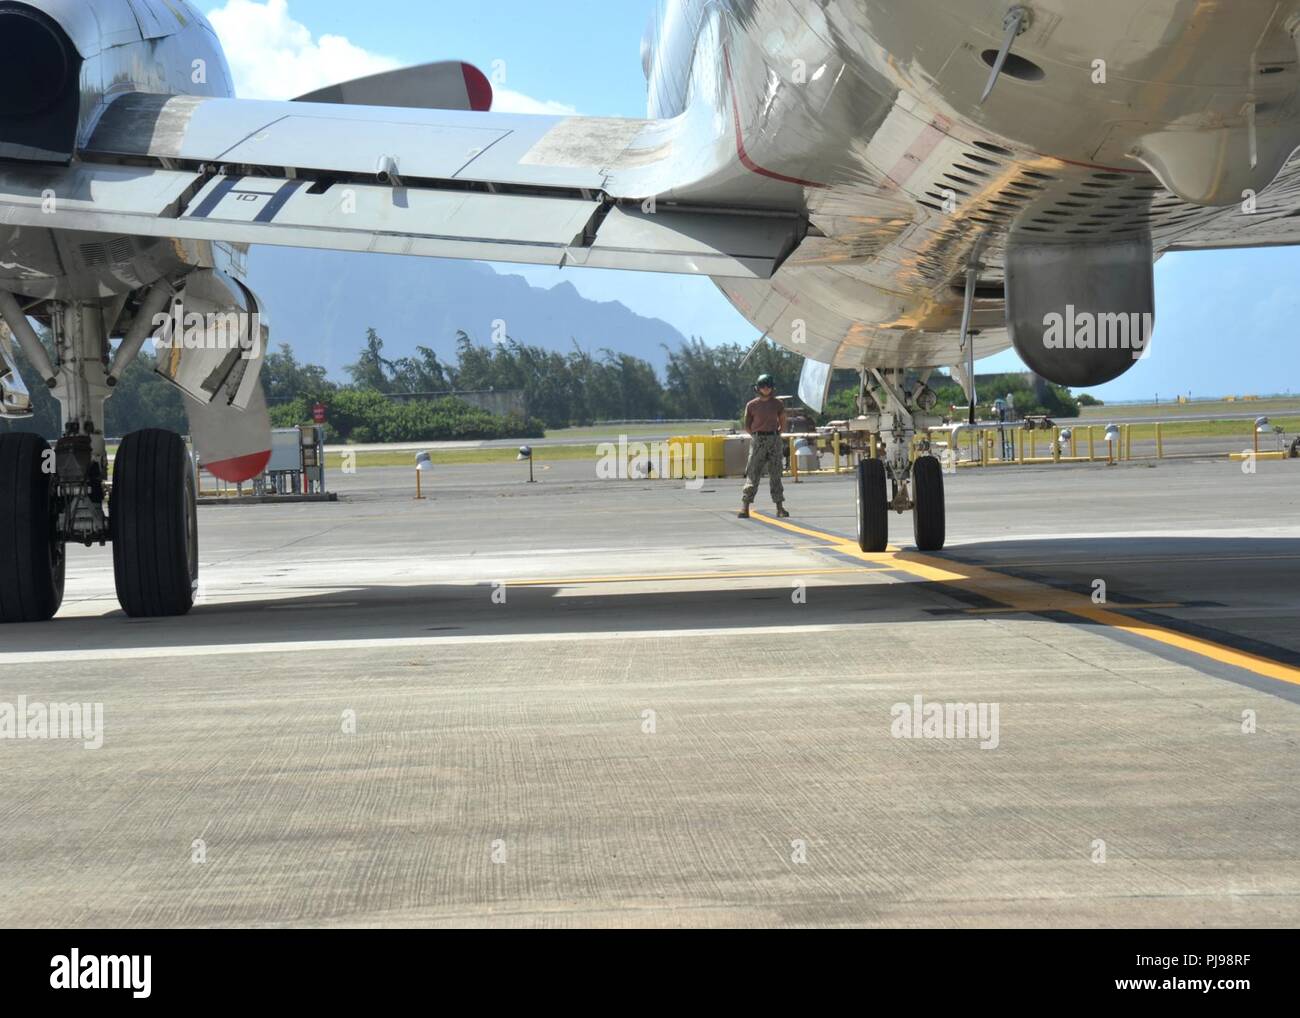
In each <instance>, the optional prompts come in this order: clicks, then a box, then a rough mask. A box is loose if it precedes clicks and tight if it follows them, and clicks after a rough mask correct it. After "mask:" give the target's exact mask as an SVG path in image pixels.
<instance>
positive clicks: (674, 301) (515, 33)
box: [200, 0, 1300, 400]
mask: <svg viewBox="0 0 1300 1018" xmlns="http://www.w3.org/2000/svg"><path fill="white" fill-rule="evenodd" d="M200 6H201V7H202V8H203V9H204V10H205V11H206V12H208V13H209V14H210V15H211V14H213V13H214V12H215V17H214V19H213V20H214V23H215V24H216V25H217V28H218V31H220V32H222V34H223V36H226V37H227V49H228V51H229V50H233V49H234V47H233V46H232V45H231V44H230V41H229V36H231V35H236V36H237V37H239V38H241V46H240V48H241V50H243V54H242V55H241V56H237V55H235V54H233V53H232V54H231V55H232V65H233V66H234V69H235V74H236V80H237V81H238V82H239V83H240V88H241V94H248V93H249V92H250V91H252V92H260V93H264V94H265V95H266V96H267V97H272V96H274V97H276V98H281V97H288V96H289V95H292V94H298V92H301V91H307V90H308V88H310V87H317V86H318V85H321V84H327V83H329V82H331V81H337V80H346V79H348V78H352V77H357V76H359V75H361V74H364V73H373V72H374V71H376V70H381V69H384V68H386V67H389V66H399V65H406V64H416V63H424V62H427V61H430V60H442V59H451V58H458V59H463V60H468V61H469V62H471V63H474V64H477V65H478V66H480V67H482V68H484V69H485V70H489V69H491V68H492V67H493V62H494V61H502V62H503V63H502V64H501V65H500V66H501V67H503V68H504V71H505V74H506V81H505V88H506V90H508V92H509V93H510V94H509V95H508V96H507V97H506V99H507V102H508V103H509V104H510V105H511V107H512V108H515V109H520V110H529V109H538V110H541V109H543V108H546V109H556V110H565V109H567V110H575V111H578V112H581V113H585V114H590V115H597V116H633V117H636V116H644V115H645V79H644V77H643V75H642V72H641V65H640V57H639V50H640V40H641V36H642V34H643V32H644V30H645V26H646V23H647V20H648V19H649V16H650V12H651V10H652V9H653V2H652V0H614V2H610V0H459V2H456V3H451V2H449V0H376V2H374V3H369V4H364V3H362V4H359V3H357V2H356V0H207V2H201V3H200ZM331 37H332V38H331ZM322 78H323V79H327V80H318V79H322ZM304 83H305V84H304ZM300 86H301V87H300ZM277 92H279V93H281V94H280V95H276V94H275V93H277ZM497 269H498V271H500V272H503V273H514V274H518V275H522V276H524V277H525V278H527V279H528V280H529V281H530V282H532V283H533V284H534V285H537V286H546V287H549V286H554V285H556V284H557V283H558V282H560V281H561V280H568V281H569V282H571V283H572V284H573V285H574V286H575V287H577V288H578V290H579V291H580V292H581V293H582V294H583V295H584V296H587V297H590V298H592V299H596V300H620V301H622V302H623V303H624V304H626V305H627V306H628V307H630V308H632V309H633V310H634V311H637V312H638V313H640V314H645V315H650V316H654V317H659V318H663V319H665V320H667V321H668V322H670V323H671V324H672V325H674V326H675V327H676V328H677V329H678V330H679V331H681V332H682V333H684V334H686V335H698V336H702V337H704V338H705V339H706V340H708V341H710V342H739V343H750V342H753V341H754V340H755V339H756V338H757V336H758V333H757V331H756V330H755V329H754V328H753V327H752V326H751V325H750V324H749V323H748V322H746V321H745V320H744V319H743V318H742V317H741V316H740V315H738V314H737V313H736V312H735V311H734V310H732V308H731V306H730V305H729V304H728V303H727V301H726V299H725V298H724V297H723V296H722V295H721V294H720V293H719V292H718V291H717V290H716V289H715V288H714V287H713V285H712V284H711V283H709V282H708V280H704V279H698V278H691V277H680V276H661V275H653V274H632V273H623V272H602V271H599V270H582V269H564V270H557V269H545V268H525V267H521V266H504V265H502V266H497ZM1298 280H1300V248H1274V249H1266V250H1256V251H1232V252H1204V253H1198V254H1178V255H1170V256H1167V257H1166V258H1164V259H1162V260H1161V261H1160V262H1159V263H1158V264H1157V265H1156V301H1157V308H1156V311H1157V324H1156V331H1155V336H1154V338H1153V341H1152V350H1151V354H1150V356H1149V357H1148V358H1146V359H1145V360H1143V361H1141V362H1140V363H1138V364H1137V365H1136V366H1135V367H1134V368H1133V369H1132V370H1131V371H1130V372H1128V374H1126V375H1124V376H1123V377H1122V378H1120V379H1118V380H1116V381H1115V382H1112V383H1110V384H1109V385H1106V386H1101V387H1099V388H1098V389H1095V390H1093V391H1094V392H1095V393H1096V394H1097V395H1099V396H1100V397H1102V398H1103V399H1111V400H1123V399H1144V398H1145V399H1149V398H1151V397H1152V396H1154V395H1156V394H1159V395H1160V397H1161V398H1162V399H1164V398H1168V397H1169V396H1172V395H1174V394H1177V393H1188V392H1190V393H1192V394H1193V395H1196V396H1218V395H1229V394H1247V393H1272V392H1287V391H1290V392H1295V391H1300V324H1298V323H1300V287H1298V286H1297V281H1298ZM1019 367H1020V364H1019V361H1018V359H1017V358H1016V357H1015V355H1014V354H1013V353H1010V352H1008V353H1005V354H1001V355H999V356H998V357H994V358H989V359H988V360H985V361H983V362H981V363H980V365H979V369H980V370H981V371H994V370H1016V369H1018V368H1019Z"/></svg>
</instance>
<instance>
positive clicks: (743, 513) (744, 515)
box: [736, 502, 749, 520]
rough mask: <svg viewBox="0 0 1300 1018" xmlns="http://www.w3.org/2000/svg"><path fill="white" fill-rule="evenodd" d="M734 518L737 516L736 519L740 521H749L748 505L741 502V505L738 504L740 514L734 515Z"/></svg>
mask: <svg viewBox="0 0 1300 1018" xmlns="http://www.w3.org/2000/svg"><path fill="white" fill-rule="evenodd" d="M736 516H737V518H739V519H742V520H747V519H749V503H748V502H741V503H740V512H738V513H736Z"/></svg>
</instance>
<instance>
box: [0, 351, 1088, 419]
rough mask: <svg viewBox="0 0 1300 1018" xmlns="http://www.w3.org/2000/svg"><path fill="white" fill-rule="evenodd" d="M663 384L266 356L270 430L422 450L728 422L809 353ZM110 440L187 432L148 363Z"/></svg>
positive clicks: (685, 359) (1044, 392)
mask: <svg viewBox="0 0 1300 1018" xmlns="http://www.w3.org/2000/svg"><path fill="white" fill-rule="evenodd" d="M664 354H665V368H664V373H663V378H662V379H661V378H660V376H659V374H658V373H657V372H656V370H655V368H654V366H653V365H652V364H650V362H649V361H646V360H644V359H642V358H640V357H635V356H633V355H631V354H626V353H619V352H616V351H613V350H609V349H600V350H597V351H595V352H592V351H589V350H584V349H583V348H582V347H580V346H579V345H578V344H577V342H574V343H573V345H572V349H570V350H569V351H568V352H560V351H556V350H551V349H547V348H545V347H541V346H535V345H530V344H526V343H521V342H518V341H517V340H514V339H510V338H508V339H506V340H505V341H504V342H502V343H498V344H489V345H483V344H478V343H475V342H474V341H473V340H472V339H471V337H470V336H469V335H468V334H467V333H465V332H463V331H462V332H458V333H457V335H456V355H455V358H454V360H451V361H443V360H442V359H441V358H440V357H439V356H438V354H437V353H435V352H434V351H433V350H431V349H430V348H428V347H426V346H417V347H416V348H415V352H414V354H412V355H410V356H404V357H390V356H388V355H387V354H385V352H384V341H383V338H382V337H381V336H380V335H379V334H378V332H377V331H376V330H375V329H373V328H371V329H368V330H367V332H366V336H365V340H364V343H363V345H362V348H361V350H360V352H359V354H358V357H357V359H356V361H354V362H353V363H351V364H349V365H348V366H347V368H346V373H347V376H348V381H346V382H342V383H340V382H336V381H334V380H332V379H330V378H329V376H328V373H327V372H326V369H325V368H324V367H323V366H322V365H319V364H313V363H310V362H304V361H300V360H299V359H298V357H297V355H296V354H295V353H294V351H293V349H292V347H290V346H289V345H288V344H281V345H280V347H279V348H278V349H276V350H273V351H270V352H268V354H267V356H266V360H265V362H264V365H263V368H262V384H263V387H264V389H265V391H266V395H267V399H268V401H269V403H270V404H271V416H272V423H273V424H274V425H275V426H277V427H287V426H292V425H296V424H301V423H305V422H306V421H308V420H310V419H311V407H312V405H313V404H314V403H316V402H321V403H325V404H327V405H328V406H329V408H330V410H329V424H330V428H331V432H332V437H333V438H335V439H342V440H345V441H347V440H354V441H375V442H384V441H422V440H426V439H430V440H431V439H440V438H446V439H453V438H512V437H520V438H524V437H536V436H539V435H541V434H542V433H543V431H544V429H546V428H562V427H567V426H570V425H587V424H592V423H595V422H599V421H621V420H658V419H668V420H672V419H677V420H728V421H730V420H736V419H737V418H738V417H739V415H740V413H741V410H742V408H743V407H744V405H745V403H746V402H747V401H748V400H749V399H751V398H752V396H753V384H754V379H755V378H756V377H757V376H758V375H760V374H764V373H766V374H770V375H772V376H773V377H774V378H775V379H776V382H777V389H778V391H779V392H780V393H782V394H787V393H794V392H795V391H796V390H797V388H798V381H799V373H800V371H801V369H802V367H803V357H802V355H800V354H797V353H794V352H792V351H790V350H787V349H785V348H783V347H779V346H777V345H775V344H773V343H769V342H761V343H760V344H759V345H758V346H757V347H753V348H751V347H749V346H747V345H743V344H738V343H723V344H720V345H716V346H713V345H710V344H708V343H705V342H704V340H702V339H700V338H699V337H691V338H690V339H689V340H686V341H684V342H683V343H681V344H680V345H679V346H678V347H677V348H676V349H671V348H669V347H667V346H665V347H664ZM26 380H27V382H28V387H29V388H30V390H31V392H32V400H33V406H34V410H35V415H34V417H33V418H32V419H31V420H28V421H22V422H0V429H3V428H6V427H7V428H10V429H14V430H23V431H36V432H39V433H40V434H43V435H45V436H46V437H47V438H50V439H53V438H55V437H56V436H57V434H58V406H57V404H56V403H55V401H54V399H53V397H52V396H51V395H50V393H49V391H48V390H47V389H46V388H45V386H44V385H39V384H36V385H33V384H31V383H32V382H33V381H35V379H33V378H32V377H30V372H28V377H27V378H26ZM857 384H858V381H857V373H856V372H853V371H836V372H835V373H834V375H833V376H832V385H831V393H832V395H831V398H830V400H829V401H828V404H827V407H826V412H825V413H823V414H821V415H813V416H814V417H816V418H818V419H819V422H820V423H824V422H825V421H827V420H832V419H840V418H844V417H851V416H854V415H855V414H856V412H857V410H856V405H855V399H856V394H857ZM931 385H932V386H934V387H935V389H936V392H937V393H938V396H939V408H938V410H939V412H940V413H943V412H946V410H947V408H948V407H949V406H951V405H963V404H964V403H965V402H966V397H965V394H964V393H963V391H962V389H961V387H960V386H959V385H957V384H956V383H955V382H953V381H952V380H950V379H948V378H947V377H946V376H942V375H936V376H935V378H934V380H932V382H931ZM980 385H981V388H980V392H981V403H983V404H987V403H989V402H991V400H992V399H993V398H994V397H995V396H1005V395H1006V394H1008V393H1009V394H1011V395H1012V396H1013V397H1014V399H1015V404H1016V408H1017V410H1018V411H1019V412H1020V413H1022V414H1023V413H1047V414H1051V415H1053V416H1058V417H1072V416H1077V414H1078V401H1077V400H1076V399H1075V398H1074V397H1073V396H1072V395H1071V394H1070V392H1069V390H1068V389H1065V388H1063V387H1061V386H1046V385H1043V384H1041V383H1040V384H1038V385H1035V384H1034V383H1033V381H1032V380H1031V379H1030V377H1029V376H1028V375H1025V374H1006V375H1000V376H993V377H991V378H989V377H983V378H981V379H980ZM482 390H521V391H522V392H523V393H524V395H525V397H526V400H527V405H528V417H527V418H523V417H518V416H500V415H493V414H489V413H487V412H485V411H483V410H480V409H477V408H475V407H473V406H470V405H469V404H467V403H466V402H464V401H463V400H460V399H457V398H456V396H455V394H456V393H458V392H461V393H464V392H472V391H482ZM410 394H437V395H436V396H431V398H429V399H423V400H421V399H410V400H407V399H404V400H401V401H395V400H391V399H388V398H387V397H389V396H392V395H410ZM105 424H106V431H107V432H108V433H109V434H110V435H112V436H122V435H125V434H128V433H129V432H131V431H135V430H138V429H139V428H144V427H162V428H169V429H172V430H175V431H179V432H182V433H183V432H185V431H187V430H188V424H187V422H186V415H185V408H184V404H183V402H182V399H181V396H180V393H179V392H177V391H176V390H175V389H174V388H173V387H172V386H170V385H168V384H167V383H166V382H164V381H163V380H162V379H161V378H160V377H159V376H157V375H156V374H154V373H153V370H152V365H151V363H150V362H149V359H148V358H147V357H141V358H138V359H137V360H136V361H135V363H133V364H132V365H131V366H130V368H128V370H127V371H126V373H125V374H124V376H123V377H122V379H121V381H120V382H119V384H118V386H117V387H116V389H115V390H114V393H113V397H112V399H110V400H109V401H108V403H107V407H106V420H105Z"/></svg>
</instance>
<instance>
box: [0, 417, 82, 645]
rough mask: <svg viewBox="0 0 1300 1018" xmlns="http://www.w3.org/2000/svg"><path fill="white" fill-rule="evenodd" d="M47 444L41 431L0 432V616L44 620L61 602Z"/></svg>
mask: <svg viewBox="0 0 1300 1018" xmlns="http://www.w3.org/2000/svg"><path fill="white" fill-rule="evenodd" d="M49 448H50V444H49V443H48V442H46V441H45V439H43V438H41V437H40V435H31V434H8V435H0V622H46V621H48V620H49V619H52V618H53V617H54V613H55V612H57V611H58V610H59V605H60V604H62V603H63V576H64V570H65V562H66V558H65V554H64V545H63V542H61V541H59V540H58V536H57V526H56V524H57V520H56V518H55V513H56V502H55V498H54V474H53V472H52V471H48V470H47V465H48V463H49V457H48V455H47V454H48V452H49Z"/></svg>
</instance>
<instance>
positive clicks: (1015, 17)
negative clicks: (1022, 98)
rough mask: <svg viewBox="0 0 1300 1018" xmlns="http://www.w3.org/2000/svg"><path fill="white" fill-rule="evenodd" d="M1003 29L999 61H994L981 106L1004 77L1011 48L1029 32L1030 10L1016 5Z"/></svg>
mask: <svg viewBox="0 0 1300 1018" xmlns="http://www.w3.org/2000/svg"><path fill="white" fill-rule="evenodd" d="M1002 28H1003V29H1004V31H1005V35H1004V36H1003V37H1002V48H1001V49H1000V50H998V56H997V59H996V60H994V61H993V73H992V74H990V75H989V82H988V84H987V85H985V86H984V94H983V95H982V96H980V105H981V106H983V105H984V100H985V99H987V98H988V97H989V96H990V95H992V94H993V86H994V85H996V84H997V83H998V78H1000V77H1002V68H1003V67H1005V66H1006V62H1007V57H1009V56H1011V47H1012V46H1014V45H1015V43H1016V39H1017V38H1019V37H1020V36H1021V35H1023V34H1024V33H1025V32H1027V31H1028V30H1029V8H1027V7H1022V6H1020V5H1019V4H1016V6H1015V7H1012V8H1011V10H1009V11H1007V16H1006V17H1005V18H1003V19H1002Z"/></svg>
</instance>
